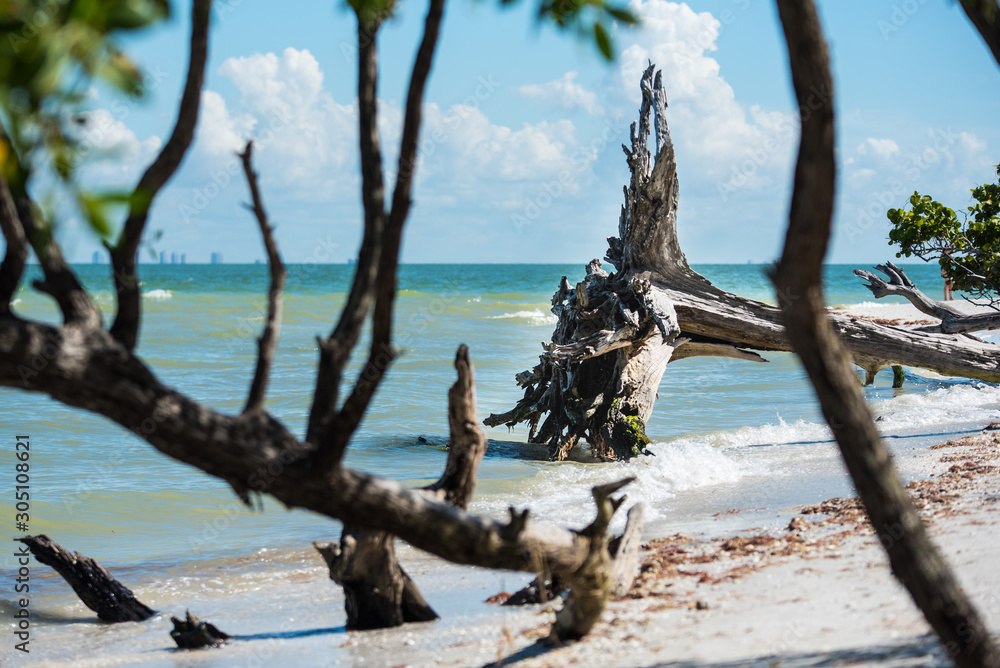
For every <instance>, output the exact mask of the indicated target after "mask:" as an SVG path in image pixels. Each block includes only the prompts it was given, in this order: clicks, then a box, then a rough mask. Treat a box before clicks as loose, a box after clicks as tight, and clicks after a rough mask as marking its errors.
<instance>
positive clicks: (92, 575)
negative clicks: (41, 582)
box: [18, 534, 156, 622]
mask: <svg viewBox="0 0 1000 668" xmlns="http://www.w3.org/2000/svg"><path fill="white" fill-rule="evenodd" d="M18 540H19V541H21V542H22V543H24V544H25V545H27V546H28V549H29V550H30V551H31V554H32V555H33V556H34V557H35V559H37V560H38V562H39V563H42V564H45V565H46V566H51V567H52V568H53V569H55V571H56V572H57V573H59V575H61V576H62V577H63V579H64V580H66V582H67V583H69V586H70V587H72V588H73V591H75V592H76V595H77V596H79V597H80V600H81V601H83V604H84V605H86V606H87V607H88V608H90V609H91V610H93V611H94V612H96V613H97V617H98V618H99V619H101V620H102V621H105V622H142V621H145V620H147V619H149V618H150V617H152V616H153V615H155V614H156V611H155V610H153V609H152V608H150V607H149V606H148V605H146V604H144V603H142V602H141V601H139V599H137V598H136V597H135V594H133V593H132V590H130V589H129V588H128V587H126V586H125V585H123V584H122V583H121V582H119V581H118V580H116V579H114V577H112V575H111V573H109V572H108V571H107V570H106V569H105V568H104V567H102V566H101V565H100V564H99V563H97V562H96V561H94V560H93V559H91V558H90V557H85V556H83V555H82V554H80V553H79V552H75V553H74V552H70V551H69V550H67V549H66V548H64V547H63V546H61V545H59V543H57V542H55V541H54V540H52V539H51V538H49V537H48V536H46V535H44V534H39V535H38V536H25V537H23V538H18Z"/></svg>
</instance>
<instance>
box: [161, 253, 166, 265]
mask: <svg viewBox="0 0 1000 668" xmlns="http://www.w3.org/2000/svg"><path fill="white" fill-rule="evenodd" d="M166 263H167V253H166V251H160V264H166Z"/></svg>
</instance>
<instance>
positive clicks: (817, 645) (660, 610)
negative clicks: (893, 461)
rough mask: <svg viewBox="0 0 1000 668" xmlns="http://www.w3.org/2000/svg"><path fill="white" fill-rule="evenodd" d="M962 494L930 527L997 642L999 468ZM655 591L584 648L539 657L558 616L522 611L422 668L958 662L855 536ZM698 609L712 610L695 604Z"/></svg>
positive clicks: (613, 609)
mask: <svg viewBox="0 0 1000 668" xmlns="http://www.w3.org/2000/svg"><path fill="white" fill-rule="evenodd" d="M992 447H993V448H994V450H996V449H997V446H992ZM942 453H947V454H949V455H952V456H954V455H955V454H956V453H959V451H958V450H950V449H947V450H933V451H927V452H925V453H922V454H921V455H918V456H917V457H918V458H920V461H919V462H916V463H917V464H918V468H923V469H925V470H928V471H934V472H937V473H940V472H942V471H944V470H946V469H947V468H948V467H949V466H951V465H952V464H951V463H950V462H945V463H941V462H940V461H938V460H939V458H940V457H941V455H942ZM959 454H961V453H959ZM996 463H997V462H996V461H994V462H993V464H994V465H995V464H996ZM957 493H958V494H959V495H960V496H959V498H958V500H956V501H955V502H954V504H953V505H952V506H951V508H950V510H949V511H948V512H939V513H938V515H937V516H936V517H933V518H931V520H930V523H929V529H930V532H931V534H932V536H933V537H934V539H935V541H936V542H937V544H938V545H939V546H940V547H941V548H942V549H943V552H944V554H945V555H946V556H947V558H948V559H949V561H950V563H951V564H952V567H953V568H954V569H955V570H956V572H957V574H958V577H959V578H960V580H961V582H962V584H963V586H964V588H965V590H966V591H967V592H968V593H969V594H970V595H971V597H972V598H973V600H974V602H975V603H976V604H977V605H978V606H979V610H980V613H981V614H982V615H983V617H984V618H985V620H986V622H987V624H988V625H989V626H990V628H991V629H992V631H993V633H994V635H995V636H997V635H1000V569H998V568H997V566H998V564H1000V560H998V558H997V554H998V553H1000V474H998V472H997V471H996V470H993V471H992V472H991V473H988V474H986V475H983V476H980V477H978V478H977V479H975V480H974V481H972V482H971V483H970V484H969V485H968V487H967V488H966V489H961V490H958V491H957ZM805 517H809V518H812V517H817V516H805ZM838 527H839V525H838ZM838 527H834V528H826V529H825V532H826V534H825V535H833V534H834V533H836V532H839V531H840V530H842V529H843V527H839V528H838ZM814 531H817V532H820V534H819V535H824V534H823V531H824V529H810V531H809V533H812V532H814ZM753 533H754V532H750V533H748V534H747V535H752V534H753ZM752 561H753V558H751V562H752ZM732 563H735V561H734V562H732ZM712 567H714V569H715V570H716V571H720V570H725V568H726V567H727V565H726V563H725V561H721V562H719V563H716V564H710V565H705V566H697V567H689V570H711V569H712ZM658 586H659V587H661V588H662V589H663V591H671V592H674V591H676V592H678V594H677V596H676V597H674V598H671V599H661V598H644V599H639V600H630V601H624V602H618V603H613V604H611V605H610V606H609V609H608V610H607V611H606V612H605V615H604V617H603V619H602V621H601V622H600V624H599V626H598V627H597V629H596V630H595V632H594V633H593V634H592V635H591V636H589V637H588V638H586V639H585V640H584V641H582V642H580V643H577V644H575V645H571V646H569V647H564V648H559V649H552V650H548V651H542V648H540V647H538V646H537V645H534V644H532V637H531V636H532V635H538V634H540V633H542V632H543V631H544V625H546V624H547V622H548V620H549V617H548V615H546V614H539V613H536V614H531V613H530V612H528V611H523V612H521V613H511V614H510V615H509V616H507V617H506V618H505V619H504V628H505V629H506V630H507V632H509V633H510V636H509V638H508V637H507V636H506V635H505V633H504V630H503V629H501V630H500V631H498V632H497V633H496V635H495V636H494V637H493V638H492V639H483V640H480V641H478V642H472V643H469V644H463V645H461V646H453V647H450V648H446V649H445V651H444V652H443V653H442V654H438V655H437V656H436V657H435V658H434V659H433V660H432V659H430V658H429V657H428V658H427V660H426V662H424V661H421V665H482V663H481V661H482V659H483V658H484V657H487V656H488V655H490V654H492V656H490V657H489V658H491V659H492V660H493V661H495V660H496V657H497V653H498V652H499V653H502V655H503V656H504V657H505V659H504V665H510V664H512V663H516V665H518V666H525V667H529V666H532V667H533V666H566V665H576V666H600V667H602V668H610V667H612V666H647V665H667V666H707V665H723V666H757V665H759V666H818V665H844V664H849V665H885V666H938V665H942V666H944V665H950V663H949V662H948V660H947V658H946V656H945V654H944V652H943V650H942V649H941V648H940V647H939V646H938V643H937V641H936V638H935V637H934V636H933V635H932V634H931V631H930V628H929V627H928V625H927V623H926V622H925V621H924V619H923V617H922V616H921V614H920V613H919V611H918V610H917V609H916V607H915V606H914V605H913V603H912V601H911V600H910V598H909V596H908V594H907V593H906V591H905V590H904V589H903V588H902V587H901V586H900V585H899V584H898V583H897V582H896V580H895V579H894V578H893V577H892V575H891V574H890V572H889V568H888V563H887V560H886V557H885V553H884V551H883V550H882V548H881V546H880V544H879V542H878V540H877V539H876V538H875V537H874V536H873V535H870V534H869V535H860V534H855V535H853V536H850V537H847V538H846V539H844V540H843V541H842V542H841V543H840V544H839V546H837V547H835V548H833V549H829V550H822V549H821V550H819V551H818V552H815V553H812V554H808V556H791V557H778V558H777V559H775V560H774V563H773V564H772V565H769V566H766V567H763V568H761V569H760V570H758V571H756V572H754V573H752V574H750V575H747V576H745V577H742V578H740V579H737V580H734V581H727V582H721V583H718V584H699V583H698V582H697V579H696V578H693V577H690V576H680V577H674V578H670V579H666V580H664V581H661V582H660V583H659V585H658ZM698 601H700V602H702V603H703V604H707V609H695V608H694V607H689V605H691V606H693V605H694V603H695V602H698ZM685 602H686V603H687V604H685ZM677 603H680V605H679V607H667V605H668V604H669V605H675V604H677ZM536 610H537V608H536ZM532 631H534V633H532ZM525 632H527V636H528V637H525ZM359 640H360V639H359ZM454 650H459V651H460V654H458V655H455V654H452V651H454ZM412 665H416V664H412Z"/></svg>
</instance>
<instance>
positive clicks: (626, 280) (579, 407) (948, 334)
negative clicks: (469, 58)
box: [484, 64, 1000, 460]
mask: <svg viewBox="0 0 1000 668" xmlns="http://www.w3.org/2000/svg"><path fill="white" fill-rule="evenodd" d="M641 87H642V106H641V108H640V112H639V121H638V123H637V124H636V123H633V125H632V132H631V147H625V146H623V147H622V148H623V149H624V151H625V155H626V159H627V161H628V165H629V169H630V170H631V181H630V183H629V185H628V186H627V187H626V188H625V203H624V205H623V206H622V211H621V216H620V218H619V223H618V236H615V237H609V238H608V251H607V253H606V255H605V258H604V259H605V260H606V261H607V262H610V263H611V264H612V265H614V267H615V269H616V271H614V272H612V273H608V272H607V271H605V270H604V268H603V267H602V265H601V262H600V261H599V260H596V259H595V260H593V261H591V262H590V264H589V265H587V270H586V276H585V277H584V279H583V280H582V281H580V282H578V283H576V284H575V285H573V284H571V283H570V282H569V281H568V280H567V279H566V277H563V280H562V282H561V284H560V286H559V289H558V290H557V291H556V293H555V295H554V296H553V297H552V312H553V313H555V315H556V316H557V317H558V322H557V324H556V328H555V331H554V332H553V335H552V340H551V342H550V343H546V344H543V348H544V350H543V352H542V355H541V356H540V358H539V360H540V361H539V363H538V364H537V365H536V366H535V367H534V368H533V369H531V370H528V371H525V372H522V373H520V374H518V375H517V376H516V381H517V383H518V385H520V386H521V387H523V388H524V396H523V397H522V398H521V400H520V401H518V403H517V405H516V406H514V408H512V409H511V410H509V411H507V412H505V413H501V414H491V415H490V416H489V417H488V418H486V420H484V423H485V424H486V425H488V426H491V427H494V426H498V425H501V424H503V425H507V426H508V427H512V426H514V425H515V424H518V423H526V424H527V425H528V426H529V436H528V439H529V441H531V442H533V443H541V444H545V445H547V446H548V448H549V456H550V458H551V459H553V460H562V459H565V458H566V457H567V455H568V453H569V451H570V450H571V449H572V448H573V447H575V446H576V445H577V444H579V443H580V442H581V440H584V439H585V440H586V441H587V442H588V443H589V444H590V447H591V448H592V450H593V451H594V454H595V455H597V456H599V457H602V458H605V459H617V460H621V459H629V458H630V457H633V456H636V455H638V454H640V453H642V452H643V451H644V449H645V446H646V444H648V442H649V439H648V437H647V436H646V431H645V430H646V424H647V422H648V420H649V417H650V415H651V414H652V411H653V405H654V402H655V401H656V396H657V394H656V391H657V388H658V386H659V384H660V381H661V379H662V377H663V374H664V372H665V370H666V368H667V364H668V363H670V362H676V361H678V360H682V359H685V358H689V357H704V356H716V357H731V358H736V359H743V360H748V361H754V362H763V361H765V360H764V358H763V357H761V356H760V355H759V354H758V353H757V352H755V351H764V352H767V351H790V350H791V349H792V348H791V345H790V343H789V341H788V337H787V335H786V333H785V329H784V326H783V324H782V320H781V312H780V310H779V308H778V307H776V306H772V305H770V304H765V303H763V302H760V301H756V300H753V299H747V298H745V297H740V296H738V295H734V294H731V293H729V292H726V291H724V290H721V289H719V288H717V287H716V286H714V285H712V283H711V282H710V281H708V280H707V279H706V278H704V277H703V276H701V275H700V274H698V273H697V272H695V271H694V270H693V269H691V267H690V266H689V265H688V262H687V258H686V257H685V256H684V252H683V251H682V250H681V247H680V243H679V242H678V238H677V203H678V196H679V189H678V182H677V164H676V161H675V155H674V147H673V142H672V141H671V138H670V131H669V129H668V128H667V120H666V110H667V97H666V93H665V92H664V88H663V82H662V77H661V75H660V73H658V72H656V71H655V68H654V66H653V65H652V64H650V66H649V67H648V68H647V69H646V71H645V73H644V74H643V78H642V86H641ZM651 117H652V123H651ZM654 129H655V140H654V145H653V146H652V147H650V146H649V145H648V141H649V136H650V134H651V132H653V130H654ZM651 149H652V151H655V160H654V159H653V158H652V157H651ZM787 289H788V290H790V291H791V292H789V293H787V294H783V295H779V297H781V298H786V299H789V300H792V301H794V300H797V299H799V298H801V297H802V295H800V294H797V293H796V288H795V287H794V286H792V287H789V288H787ZM831 320H832V323H833V326H834V329H835V330H836V331H837V333H838V334H839V335H840V337H841V338H842V340H843V341H844V345H845V346H846V348H847V350H848V351H849V352H850V354H851V357H852V359H853V361H854V363H855V364H857V365H858V366H860V367H861V368H862V369H864V370H865V374H866V379H865V382H866V383H871V382H873V380H874V378H875V374H876V373H878V372H879V371H880V370H882V369H885V368H887V367H895V366H912V367H920V368H924V369H929V370H931V371H935V372H937V373H940V374H942V375H946V376H964V377H967V378H975V379H979V380H987V381H994V382H996V381H1000V348H998V347H997V346H995V345H993V344H989V343H984V342H982V341H979V340H976V339H973V338H970V337H968V336H961V335H958V332H961V331H967V330H961V329H949V328H948V327H940V328H938V329H937V330H936V333H935V332H930V331H921V332H916V331H911V330H906V329H902V328H899V327H892V326H887V325H881V324H877V323H872V322H867V321H864V320H859V319H856V318H851V317H849V316H836V315H835V316H832V318H831Z"/></svg>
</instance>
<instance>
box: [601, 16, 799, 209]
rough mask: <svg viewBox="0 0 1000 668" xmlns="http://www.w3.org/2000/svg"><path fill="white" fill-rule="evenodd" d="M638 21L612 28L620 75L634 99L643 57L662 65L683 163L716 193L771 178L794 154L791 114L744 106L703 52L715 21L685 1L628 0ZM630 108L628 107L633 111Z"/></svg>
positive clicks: (711, 43) (712, 41) (715, 31)
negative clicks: (634, 27)
mask: <svg viewBox="0 0 1000 668" xmlns="http://www.w3.org/2000/svg"><path fill="white" fill-rule="evenodd" d="M629 8H630V9H631V10H632V11H633V12H635V13H637V14H638V15H639V16H640V17H641V18H642V22H643V24H642V26H643V27H642V28H641V29H640V30H638V31H636V32H634V33H632V32H630V33H623V34H620V35H619V36H618V39H619V41H620V43H621V44H622V53H621V55H620V57H619V62H620V66H619V82H620V85H621V86H622V90H621V91H620V92H619V93H618V94H619V95H622V93H624V95H625V96H627V99H629V100H631V101H632V103H633V105H635V104H638V101H639V87H638V82H639V79H640V78H641V76H642V72H643V70H644V69H645V68H646V65H647V63H648V62H649V61H652V62H653V63H654V64H655V65H656V66H657V67H658V68H660V69H661V70H662V71H663V83H664V88H665V89H666V92H667V98H668V100H669V104H670V108H669V113H670V123H671V126H672V127H673V128H675V130H677V131H676V132H675V133H674V138H675V141H676V143H677V145H678V151H679V152H680V153H682V154H683V155H682V157H686V158H687V159H688V164H691V165H692V166H694V167H695V168H697V169H698V170H699V171H700V172H701V173H702V174H705V175H706V176H707V177H708V178H709V179H711V180H712V181H715V182H716V185H717V187H718V190H719V194H720V195H722V197H723V199H726V198H727V197H728V196H729V195H731V194H734V193H735V192H737V191H738V190H740V189H742V188H747V187H749V188H756V187H762V186H766V185H769V184H771V183H773V180H774V176H775V175H776V174H777V173H784V171H785V168H786V167H787V166H788V164H789V163H790V160H791V158H792V155H793V151H794V149H793V142H794V139H795V137H796V135H797V132H798V118H797V117H796V116H794V115H792V114H788V113H783V112H780V111H773V110H772V111H769V110H765V109H762V108H760V107H757V106H752V107H750V108H749V109H747V108H746V107H745V106H744V105H742V104H740V103H739V102H738V101H737V100H736V94H735V92H734V91H733V88H732V87H731V86H730V85H729V83H727V82H726V80H725V79H724V78H723V77H722V75H721V73H720V68H719V63H718V61H716V60H715V59H714V58H713V57H712V56H711V55H710V54H711V52H712V51H715V50H716V49H717V46H716V41H717V39H718V36H719V29H720V26H721V24H720V22H719V20H718V19H716V18H715V17H714V16H712V15H711V14H709V13H708V12H700V13H699V12H695V11H694V10H693V9H691V8H690V7H689V6H688V5H686V4H684V3H676V2H667V1H665V0H632V2H631V3H630V4H629ZM633 113H634V112H633Z"/></svg>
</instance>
